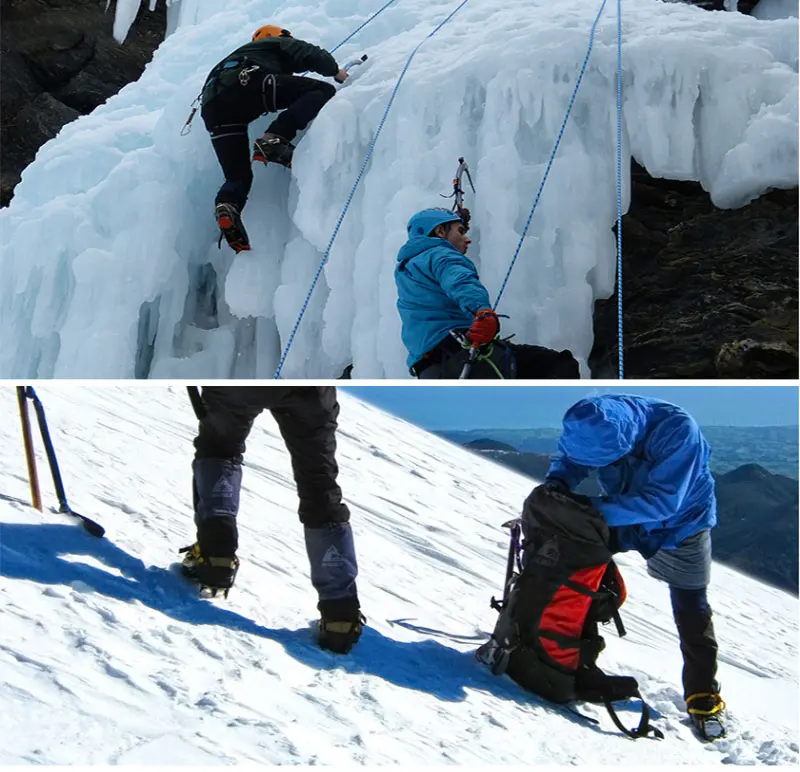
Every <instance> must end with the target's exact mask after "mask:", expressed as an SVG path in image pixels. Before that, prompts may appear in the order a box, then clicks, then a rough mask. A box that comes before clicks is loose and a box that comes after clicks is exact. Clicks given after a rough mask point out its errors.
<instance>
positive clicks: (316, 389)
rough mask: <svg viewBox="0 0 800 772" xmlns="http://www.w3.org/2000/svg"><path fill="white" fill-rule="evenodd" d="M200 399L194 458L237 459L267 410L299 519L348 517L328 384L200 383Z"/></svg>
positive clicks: (317, 522) (313, 523) (320, 521)
mask: <svg viewBox="0 0 800 772" xmlns="http://www.w3.org/2000/svg"><path fill="white" fill-rule="evenodd" d="M203 403H204V407H205V411H206V413H205V415H204V416H203V417H202V418H201V419H200V428H199V432H198V434H197V437H196V438H195V441H194V446H195V458H196V459H204V458H214V459H227V460H230V461H231V462H233V463H234V464H241V462H242V458H243V455H244V452H245V440H246V439H247V436H248V434H249V433H250V430H251V429H252V427H253V421H254V420H255V418H256V416H258V415H259V413H261V412H262V411H263V410H270V411H271V413H272V415H273V417H274V418H275V421H276V422H277V424H278V428H279V429H280V432H281V435H282V436H283V440H284V442H285V443H286V447H287V449H288V451H289V455H290V456H291V460H292V469H293V471H294V479H295V483H296V485H297V495H298V498H299V499H300V506H299V510H298V513H299V515H300V520H301V521H302V523H303V524H304V525H306V526H309V527H311V528H318V527H321V526H323V525H326V524H328V523H346V522H348V521H349V520H350V511H349V510H348V508H347V505H346V504H344V502H343V501H342V491H341V488H340V487H339V485H338V484H337V482H336V478H337V476H338V473H339V467H338V465H337V463H336V427H337V418H338V415H339V403H338V401H337V399H336V389H335V388H334V387H333V386H205V387H203Z"/></svg>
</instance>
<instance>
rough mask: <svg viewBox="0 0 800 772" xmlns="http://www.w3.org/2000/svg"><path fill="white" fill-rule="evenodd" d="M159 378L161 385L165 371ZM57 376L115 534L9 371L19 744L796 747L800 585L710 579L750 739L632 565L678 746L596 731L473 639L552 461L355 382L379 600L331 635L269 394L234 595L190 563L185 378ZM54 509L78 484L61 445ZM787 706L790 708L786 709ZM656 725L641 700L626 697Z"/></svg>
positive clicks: (1, 431)
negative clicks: (491, 451)
mask: <svg viewBox="0 0 800 772" xmlns="http://www.w3.org/2000/svg"><path fill="white" fill-rule="evenodd" d="M148 385H149V384H148ZM140 386H141V387H140V388H130V387H121V386H118V385H114V386H110V385H106V384H96V385H91V386H86V385H82V386H77V385H75V386H72V385H67V384H63V383H62V384H47V385H45V384H42V385H41V386H40V387H38V389H37V391H38V393H39V395H40V397H41V398H42V401H43V402H44V405H45V408H46V410H47V414H48V418H49V422H50V424H51V431H52V433H53V439H54V443H55V446H56V450H57V452H58V454H59V460H60V462H61V466H62V472H63V476H64V481H65V485H66V489H67V493H68V496H69V498H70V502H71V504H72V505H73V507H74V508H75V509H76V510H78V511H83V512H84V513H85V514H87V515H90V516H92V517H95V518H97V519H98V520H99V521H100V522H101V523H103V525H105V526H106V529H107V538H106V539H102V540H98V539H95V538H93V537H91V536H89V535H88V534H86V533H85V532H84V531H83V530H82V529H80V528H79V527H77V526H76V525H74V524H73V522H72V521H71V519H69V518H67V517H66V516H63V515H59V514H56V513H54V512H51V511H46V512H45V513H44V514H43V515H40V514H39V513H37V512H36V511H35V510H33V509H32V508H30V507H29V506H27V505H26V504H25V501H27V500H28V498H27V497H28V488H27V481H26V472H25V464H24V460H23V456H22V452H21V441H20V438H19V430H18V428H17V425H16V420H15V413H16V399H15V395H14V392H13V388H12V387H9V386H2V387H0V410H2V411H3V413H4V414H5V415H6V416H7V417H8V420H6V421H5V422H3V424H2V425H0V440H1V441H0V470H1V471H0V620H2V621H1V622H0V705H2V710H0V737H2V738H3V740H2V742H0V764H22V763H26V764H27V763H34V762H35V763H47V764H115V763H126V764H137V763H138V764H162V765H169V764H179V763H192V764H213V763H220V762H224V763H232V762H247V761H250V762H263V763H268V764H279V763H293V764H365V765H378V764H389V763H392V764H407V765H425V764H442V763H446V764H462V765H466V764H471V765H476V767H480V768H485V767H486V766H487V765H489V764H510V763H516V764H526V765H527V764H586V763H590V762H592V761H593V760H596V759H602V760H603V762H604V763H606V764H620V765H644V764H652V763H658V764H671V765H678V764H680V765H683V764H695V765H712V764H722V763H737V764H752V763H768V764H796V763H797V761H798V736H797V735H798V731H797V730H798V715H797V705H798V700H797V697H798V688H797V687H798V685H797V599H796V598H794V597H791V596H789V595H787V594H785V593H782V592H780V591H777V590H774V589H771V588H769V587H766V586H763V585H760V584H759V583H757V582H755V581H753V580H752V579H749V578H747V577H745V576H742V575H739V574H737V573H735V572H733V571H731V570H729V569H726V568H724V567H722V566H719V565H716V566H715V567H714V575H713V588H712V590H711V600H712V603H713V605H714V608H715V611H716V626H717V632H718V636H719V641H720V650H721V664H720V675H721V678H722V681H723V684H724V693H725V697H726V699H727V701H728V705H729V708H730V712H731V729H732V731H731V736H730V738H729V739H726V740H724V741H721V742H719V743H717V744H716V745H713V746H706V745H703V744H701V743H700V742H698V741H697V740H696V739H694V737H693V736H692V735H691V733H690V730H689V729H688V727H687V726H685V725H684V724H683V723H682V709H683V705H682V700H681V694H680V688H679V686H678V684H679V679H680V655H679V652H678V647H677V641H676V637H675V632H674V629H673V625H672V621H671V615H670V612H669V603H668V593H667V591H666V588H665V587H663V586H659V585H658V584H657V583H656V582H655V581H654V580H652V579H650V578H649V577H648V576H646V574H645V573H644V571H643V567H642V562H641V560H640V559H639V558H638V557H635V556H623V557H622V559H621V560H620V563H621V565H622V570H623V572H624V573H625V576H626V579H627V583H628V588H629V595H630V598H629V601H628V602H627V603H626V605H625V607H624V608H623V611H624V612H625V613H624V616H623V618H624V620H625V623H626V625H627V627H628V631H629V635H628V636H627V637H626V638H624V639H618V638H616V636H615V634H614V633H613V632H612V630H611V628H609V630H608V632H607V635H606V639H607V643H608V648H607V651H606V652H604V653H603V654H602V655H601V664H603V665H604V666H605V667H606V668H607V669H608V670H609V671H610V672H621V673H630V674H632V675H635V676H636V677H637V678H638V679H639V682H640V685H641V687H642V691H643V693H644V694H645V696H646V697H647V699H648V700H649V702H650V704H651V705H652V706H653V708H654V712H655V713H656V715H657V719H656V723H657V724H658V726H660V727H661V728H662V729H663V730H664V732H665V734H666V739H665V740H664V741H663V742H660V743H658V744H657V743H656V742H655V741H653V740H640V741H636V742H634V741H631V740H629V739H627V738H625V737H623V736H622V735H620V734H619V733H618V732H617V731H616V730H615V728H614V727H613V725H612V723H611V721H610V719H609V718H608V716H607V715H606V714H605V712H604V711H603V710H602V709H600V708H597V707H594V706H585V707H584V708H583V709H584V710H585V712H586V713H587V714H591V715H593V716H596V717H597V718H598V719H599V721H600V726H599V727H592V726H587V725H586V724H585V723H583V722H581V721H580V720H578V719H575V718H574V717H571V716H565V715H564V714H563V713H561V712H559V711H558V710H554V709H553V708H551V707H548V706H546V705H545V704H543V703H542V702H541V701H539V700H538V699H537V698H535V697H533V696H531V695H527V694H525V693H523V692H522V691H521V690H520V689H518V688H517V686H516V685H515V684H513V683H512V682H511V681H509V680H507V679H498V678H495V677H494V676H492V675H491V674H490V673H489V672H488V671H486V670H485V669H484V668H483V667H482V666H480V665H479V664H478V663H477V662H476V661H475V659H474V657H473V651H474V649H475V647H476V646H477V645H478V644H479V643H480V642H482V641H483V640H485V638H486V636H487V635H488V632H489V631H490V630H491V628H492V626H493V624H494V618H495V612H493V611H491V610H490V608H489V598H490V596H491V595H493V594H495V595H496V594H498V593H499V591H500V585H501V583H502V576H503V573H504V569H505V552H506V546H507V545H506V541H505V534H504V532H503V530H502V528H501V527H500V526H501V524H502V522H503V521H504V520H505V519H508V518H510V517H513V516H515V515H517V514H518V512H519V509H520V505H521V503H522V501H523V499H524V497H525V496H526V495H527V493H528V492H529V490H530V482H529V481H526V480H525V479H523V478H522V477H520V476H517V475H515V474H513V473H511V472H509V471H507V470H504V469H502V468H501V467H498V466H496V465H493V464H491V463H490V462H486V461H483V460H481V459H479V458H476V457H475V456H473V455H471V454H469V453H468V452H466V451H464V450H463V449H461V448H458V447H456V446H454V445H450V444H448V443H446V442H444V441H443V440H440V439H438V438H435V437H433V436H431V435H429V434H427V433H425V432H423V431H421V430H419V429H417V428H415V427H412V426H410V425H408V424H406V423H404V422H402V421H400V420H398V419H395V418H391V417H389V416H387V415H385V414H383V413H381V412H379V411H378V410H376V409H374V408H371V407H368V406H366V405H364V404H362V403H360V402H357V401H356V400H354V399H353V398H351V397H349V396H348V395H346V394H345V395H342V413H341V420H340V432H339V451H338V453H339V460H340V465H341V483H342V487H343V490H344V491H345V495H346V499H347V501H348V503H349V505H350V506H351V509H352V522H353V526H354V529H355V536H356V546H357V549H358V553H359V561H360V571H361V575H360V583H359V594H360V596H361V598H362V603H363V608H364V611H365V613H366V615H367V617H368V619H369V624H368V627H367V628H366V630H365V633H364V635H363V637H362V640H361V642H360V643H359V645H358V646H357V647H356V649H354V651H353V652H352V653H351V654H350V655H348V656H346V657H338V656H335V655H332V654H328V653H324V652H322V651H320V650H318V649H317V648H316V647H315V645H314V644H313V641H312V633H311V630H310V628H309V624H310V622H311V621H312V620H313V618H314V615H315V613H316V612H315V597H314V595H313V592H312V590H311V587H310V583H309V581H308V577H307V569H306V558H305V553H304V547H303V542H302V529H301V527H300V525H299V523H298V522H297V518H296V515H295V508H296V499H295V493H294V487H293V483H292V478H291V470H290V466H289V461H288V457H287V454H286V453H285V451H284V450H283V448H282V442H281V440H280V438H279V435H278V433H277V427H276V425H275V424H274V423H273V421H272V418H271V417H270V416H269V415H268V414H267V415H265V416H263V417H262V418H260V419H259V421H258V422H257V425H256V427H255V429H254V430H253V433H252V435H251V439H250V441H249V443H248V445H249V449H248V463H247V468H246V470H245V476H244V489H243V496H242V499H243V500H242V512H241V553H240V554H241V557H242V568H241V570H240V573H239V578H238V581H237V585H236V587H235V588H234V590H233V591H232V592H231V595H230V597H229V599H228V600H227V601H222V600H218V601H206V600H200V599H197V598H196V597H195V596H194V594H193V592H192V590H191V589H190V588H189V587H188V586H187V585H186V584H184V582H183V581H182V580H181V579H180V578H179V577H178V576H177V575H176V574H175V573H174V572H171V571H170V570H168V569H169V566H170V564H171V563H172V561H173V560H175V559H176V558H177V555H176V553H175V551H176V549H177V548H178V547H180V546H182V545H184V544H187V543H189V542H190V541H191V540H192V538H193V533H192V522H191V512H190V504H189V502H190V477H189V469H190V466H189V465H190V461H191V450H192V449H191V439H192V436H193V431H194V428H195V426H194V420H193V413H192V411H191V408H190V406H189V404H188V400H187V399H186V397H185V392H184V390H183V388H181V387H177V386H173V387H163V386H157V385H155V384H153V385H149V386H151V387H150V388H144V387H143V386H144V385H140ZM39 470H40V477H41V479H42V484H43V490H44V491H46V495H45V504H46V505H47V506H52V505H53V504H54V498H53V496H52V492H51V491H52V489H51V488H50V486H49V479H48V476H47V471H46V470H47V467H46V463H45V461H44V458H43V457H41V458H40V459H39ZM778 706H780V708H778ZM623 715H625V716H626V720H628V721H629V722H631V723H632V722H633V715H632V714H628V713H624V714H623Z"/></svg>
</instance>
